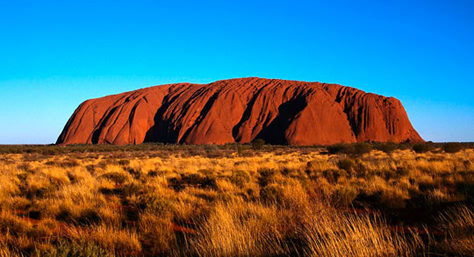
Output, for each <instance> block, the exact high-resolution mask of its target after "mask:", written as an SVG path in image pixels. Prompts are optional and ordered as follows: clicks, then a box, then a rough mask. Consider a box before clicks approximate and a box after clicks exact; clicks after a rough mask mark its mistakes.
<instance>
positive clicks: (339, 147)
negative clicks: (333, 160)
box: [327, 143, 373, 155]
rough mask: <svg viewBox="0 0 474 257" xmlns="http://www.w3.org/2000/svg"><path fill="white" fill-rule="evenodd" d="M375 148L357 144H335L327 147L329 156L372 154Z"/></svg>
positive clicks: (366, 144)
mask: <svg viewBox="0 0 474 257" xmlns="http://www.w3.org/2000/svg"><path fill="white" fill-rule="evenodd" d="M372 149H373V147H372V145H371V144H368V143H355V144H335V145H331V146H328V147H327V150H328V153H329V154H340V153H342V154H352V155H361V154H366V153H370V152H371V151H372Z"/></svg>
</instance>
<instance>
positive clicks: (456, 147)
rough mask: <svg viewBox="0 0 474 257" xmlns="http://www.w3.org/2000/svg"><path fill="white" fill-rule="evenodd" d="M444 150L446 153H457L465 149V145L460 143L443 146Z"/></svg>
mask: <svg viewBox="0 0 474 257" xmlns="http://www.w3.org/2000/svg"><path fill="white" fill-rule="evenodd" d="M442 149H443V151H444V152H446V153H457V152H459V151H461V150H462V149H463V145H462V144H460V143H446V144H443V147H442Z"/></svg>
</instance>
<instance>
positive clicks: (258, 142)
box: [252, 138, 265, 150]
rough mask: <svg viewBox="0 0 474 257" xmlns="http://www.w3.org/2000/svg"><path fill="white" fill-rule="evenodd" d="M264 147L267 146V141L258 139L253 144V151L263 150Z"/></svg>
mask: <svg viewBox="0 0 474 257" xmlns="http://www.w3.org/2000/svg"><path fill="white" fill-rule="evenodd" d="M264 145H265V140H263V139H261V138H257V139H255V140H254V141H253V142H252V149H254V150H260V149H262V148H263V146H264Z"/></svg>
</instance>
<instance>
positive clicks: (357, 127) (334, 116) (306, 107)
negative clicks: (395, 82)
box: [57, 78, 423, 145]
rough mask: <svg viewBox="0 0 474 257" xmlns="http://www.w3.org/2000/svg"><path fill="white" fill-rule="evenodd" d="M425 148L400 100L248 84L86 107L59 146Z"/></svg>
mask: <svg viewBox="0 0 474 257" xmlns="http://www.w3.org/2000/svg"><path fill="white" fill-rule="evenodd" d="M256 138H262V139H264V140H265V142H268V143H273V144H291V145H314V144H321V145H327V144H334V143H342V142H344V143H349V142H364V141H379V142H389V141H390V142H422V141H423V139H422V138H421V137H420V136H419V135H418V133H417V132H416V131H415V129H414V128H413V127H412V125H411V123H410V121H409V120H408V117H407V114H406V112H405V110H404V108H403V106H402V104H401V103H400V101H399V100H397V99H395V98H393V97H383V96H380V95H375V94H371V93H365V92H363V91H360V90H358V89H355V88H350V87H344V86H341V85H336V84H324V83H317V82H299V81H288V80H278V79H261V78H242V79H230V80H223V81H217V82H214V83H210V84H205V85H202V84H189V83H180V84H170V85H162V86H155V87H150V88H144V89H139V90H135V91H131V92H126V93H122V94H118V95H110V96H105V97H102V98H97V99H91V100H87V101H85V102H83V103H82V104H81V105H80V106H79V107H78V108H77V109H76V111H75V112H74V114H73V115H72V117H71V118H70V119H69V121H68V122H67V124H66V126H65V128H64V130H63V132H62V133H61V135H60V136H59V138H58V141H57V143H58V144H104V143H106V144H120V145H122V144H140V143H143V142H164V143H183V144H225V143H233V142H239V143H248V142H251V141H253V140H254V139H256Z"/></svg>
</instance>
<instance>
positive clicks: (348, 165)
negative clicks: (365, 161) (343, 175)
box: [337, 159, 356, 172]
mask: <svg viewBox="0 0 474 257" xmlns="http://www.w3.org/2000/svg"><path fill="white" fill-rule="evenodd" d="M355 166H356V163H355V162H354V161H353V160H352V159H342V160H339V161H338V162H337V167H339V169H341V170H345V171H347V172H352V171H353V170H354V168H355Z"/></svg>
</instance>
